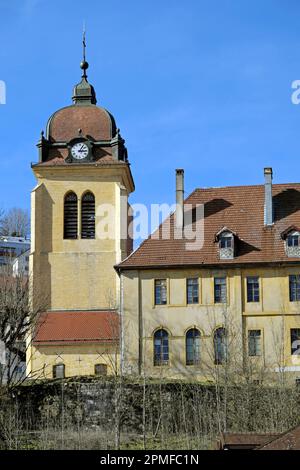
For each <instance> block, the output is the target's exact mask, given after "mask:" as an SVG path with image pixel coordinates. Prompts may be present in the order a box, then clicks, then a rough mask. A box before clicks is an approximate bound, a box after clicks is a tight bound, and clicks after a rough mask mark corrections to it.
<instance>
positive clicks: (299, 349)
mask: <svg viewBox="0 0 300 470" xmlns="http://www.w3.org/2000/svg"><path fill="white" fill-rule="evenodd" d="M291 354H292V356H293V355H294V354H297V355H298V354H300V328H291Z"/></svg>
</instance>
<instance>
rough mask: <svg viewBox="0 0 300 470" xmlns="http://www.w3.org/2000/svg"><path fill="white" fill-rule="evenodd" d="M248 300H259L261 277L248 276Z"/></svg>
mask: <svg viewBox="0 0 300 470" xmlns="http://www.w3.org/2000/svg"><path fill="white" fill-rule="evenodd" d="M247 302H259V278H258V276H250V277H247Z"/></svg>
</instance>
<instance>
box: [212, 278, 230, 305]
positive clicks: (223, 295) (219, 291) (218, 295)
mask: <svg viewBox="0 0 300 470" xmlns="http://www.w3.org/2000/svg"><path fill="white" fill-rule="evenodd" d="M214 297H215V304H220V303H223V304H225V303H226V301H227V289H226V277H215V279H214Z"/></svg>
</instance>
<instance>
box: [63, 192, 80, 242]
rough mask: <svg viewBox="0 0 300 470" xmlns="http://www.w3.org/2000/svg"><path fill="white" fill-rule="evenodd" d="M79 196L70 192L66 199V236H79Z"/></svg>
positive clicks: (72, 237)
mask: <svg viewBox="0 0 300 470" xmlns="http://www.w3.org/2000/svg"><path fill="white" fill-rule="evenodd" d="M77 218H78V208H77V196H76V194H75V193H73V192H70V193H68V194H66V195H65V200H64V238H71V239H74V238H77Z"/></svg>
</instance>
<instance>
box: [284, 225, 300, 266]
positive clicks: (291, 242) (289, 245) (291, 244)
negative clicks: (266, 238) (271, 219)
mask: <svg viewBox="0 0 300 470" xmlns="http://www.w3.org/2000/svg"><path fill="white" fill-rule="evenodd" d="M281 238H282V239H283V240H284V243H285V252H286V255H287V256H288V257H289V258H300V231H299V230H298V228H297V227H289V228H288V229H287V230H285V231H284V232H282V234H281Z"/></svg>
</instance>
